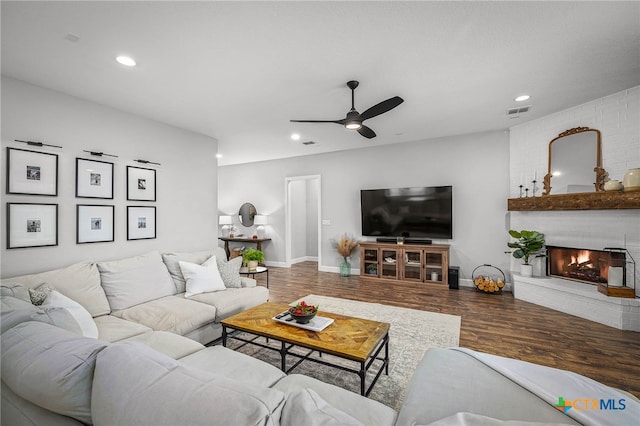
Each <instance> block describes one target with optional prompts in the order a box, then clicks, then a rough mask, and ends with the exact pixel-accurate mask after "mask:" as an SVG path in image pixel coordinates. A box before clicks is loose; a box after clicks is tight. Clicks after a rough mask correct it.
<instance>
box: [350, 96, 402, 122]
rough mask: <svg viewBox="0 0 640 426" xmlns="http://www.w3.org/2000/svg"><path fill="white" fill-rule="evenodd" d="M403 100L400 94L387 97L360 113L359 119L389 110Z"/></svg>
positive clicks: (366, 118)
mask: <svg viewBox="0 0 640 426" xmlns="http://www.w3.org/2000/svg"><path fill="white" fill-rule="evenodd" d="M403 102H404V99H402V98H401V97H400V96H394V97H393V98H389V99H387V100H386V101H382V102H380V103H379V104H376V105H374V106H372V107H371V108H369V109H368V110H366V111H365V112H363V113H362V114H360V120H363V121H364V120H368V119H370V118H373V117H375V116H377V115H380V114H384V113H385V112H387V111H391V110H392V109H394V108H395V107H397V106H398V105H400V104H401V103H403Z"/></svg>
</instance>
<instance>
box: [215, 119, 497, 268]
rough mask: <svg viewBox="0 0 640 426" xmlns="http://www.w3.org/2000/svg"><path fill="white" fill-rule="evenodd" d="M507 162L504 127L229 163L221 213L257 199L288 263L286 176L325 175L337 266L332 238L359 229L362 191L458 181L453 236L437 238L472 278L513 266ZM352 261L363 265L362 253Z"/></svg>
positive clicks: (329, 264) (326, 244)
mask: <svg viewBox="0 0 640 426" xmlns="http://www.w3.org/2000/svg"><path fill="white" fill-rule="evenodd" d="M508 161H509V152H508V134H507V133H505V132H502V131H500V132H486V133H478V134H471V135H461V136H454V137H448V138H440V139H432V140H425V141H419V142H413V143H405V144H395V145H385V146H378V147H371V148H366V149H359V150H352V151H341V152H338V153H328V154H320V155H312V156H304V157H297V158H289V159H282V160H273V161H265V162H258V163H251V164H244V165H233V166H223V167H220V168H219V169H218V182H219V189H218V195H219V199H218V205H219V208H220V212H221V214H222V213H228V212H234V211H237V209H238V207H239V206H240V205H241V204H242V202H244V201H246V200H250V201H251V202H252V203H253V204H254V205H255V206H256V207H257V209H258V211H259V212H261V213H264V214H268V215H269V226H268V228H269V233H270V235H269V236H270V237H271V238H272V239H273V241H271V242H270V243H268V244H266V245H265V246H264V248H265V252H266V255H267V258H268V259H269V260H271V261H272V262H284V260H285V246H284V241H285V240H284V232H285V217H284V196H285V192H284V187H285V185H284V182H285V178H286V177H292V176H307V175H321V178H322V186H321V203H322V218H321V219H324V220H330V221H331V225H325V226H322V229H321V233H322V237H321V244H322V253H321V258H322V262H323V264H322V265H321V268H322V269H324V270H333V271H336V272H337V271H338V265H339V264H340V261H341V257H340V255H339V254H338V253H337V252H336V251H335V250H334V249H333V248H332V246H331V243H330V240H331V239H336V238H338V237H339V236H340V235H342V234H343V233H345V232H346V233H351V234H353V235H355V236H359V235H360V233H361V228H360V226H361V225H360V190H361V189H367V188H368V189H371V188H385V187H406V186H439V185H453V191H454V238H453V240H450V241H449V240H444V241H434V242H441V243H450V244H451V259H452V261H451V263H452V264H454V265H459V266H460V267H461V271H460V273H461V277H462V278H469V277H470V276H471V272H472V271H473V269H474V268H475V267H476V266H478V265H481V264H484V263H489V264H493V265H496V266H498V267H500V268H501V269H504V268H507V267H508V266H509V256H508V255H505V253H504V252H505V248H506V242H507V240H508V236H507V233H506V230H505V213H506V203H507V201H506V200H507V197H508V187H507V185H508V181H509V178H508V167H507V164H508ZM352 264H353V267H354V268H356V267H358V265H359V259H358V256H354V258H353V259H352Z"/></svg>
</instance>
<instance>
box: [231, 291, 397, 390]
mask: <svg viewBox="0 0 640 426" xmlns="http://www.w3.org/2000/svg"><path fill="white" fill-rule="evenodd" d="M288 308H289V306H288V305H285V304H279V303H270V302H268V303H263V304H262V305H259V306H256V307H254V308H251V309H249V310H246V311H244V312H241V313H239V314H237V315H233V316H231V317H229V318H227V319H225V320H222V345H223V346H227V339H235V340H239V341H242V342H245V343H251V344H254V345H257V346H260V347H263V348H266V349H271V350H276V351H279V352H280V356H281V363H280V366H281V367H280V368H281V369H282V371H284V372H285V373H287V374H288V373H289V372H291V371H292V370H293V369H294V368H296V367H297V366H298V365H299V364H300V363H301V362H302V361H305V360H308V361H313V362H316V363H320V364H323V365H327V366H331V367H335V368H339V369H341V370H345V371H349V372H352V373H356V374H358V375H359V376H360V393H361V394H362V395H365V396H368V395H369V393H370V392H371V389H373V386H374V385H375V384H376V382H377V381H378V378H379V377H380V375H381V374H382V372H383V370H384V372H385V374H389V324H388V323H385V322H378V321H371V320H367V319H362V318H354V317H349V316H346V315H339V314H333V313H330V312H324V311H322V310H321V311H320V312H319V314H318V315H319V316H322V317H329V318H333V320H334V321H333V323H332V324H331V325H329V326H328V327H327V328H325V329H324V330H322V331H320V332H315V331H309V330H304V329H301V328H298V327H295V326H292V325H289V324H282V323H279V322H276V321H274V320H272V318H273V317H274V316H275V315H277V314H279V313H281V312H284V311H286V310H287V309H288ZM228 329H233V330H239V331H244V332H246V333H249V334H252V335H254V336H262V337H266V338H267V339H274V340H276V341H278V342H280V343H281V344H280V348H279V349H278V348H276V347H273V346H268V345H265V344H262V343H260V342H257V341H256V339H255V338H254V339H247V338H244V337H242V336H240V335H238V333H233V334H232V333H229V331H228ZM296 346H297V347H302V348H306V349H309V352H308V353H307V354H305V355H300V354H298V353H293V352H291V349H292V348H294V347H296ZM383 348H384V356H381V354H380V352H382V349H383ZM314 352H318V353H319V355H320V357H319V358H317V357H311V355H312V354H313V353H314ZM322 354H331V355H334V356H336V357H339V358H342V359H346V360H349V361H354V362H355V363H357V365H358V368H350V367H345V366H343V365H337V364H335V363H331V362H328V361H326V360H325V359H321V358H322ZM287 355H290V356H293V357H296V358H299V359H298V361H297V362H296V363H295V364H294V365H293V366H292V367H290V368H288V369H287V362H286V358H287ZM376 360H378V361H381V363H380V364H381V365H380V367H379V368H378V369H377V371H375V370H374V371H375V377H374V378H373V381H372V382H371V384H370V385H369V387H368V388H366V386H365V381H366V375H367V372H368V371H369V369H370V368H371V366H372V365H373V364H374V362H375V361H376Z"/></svg>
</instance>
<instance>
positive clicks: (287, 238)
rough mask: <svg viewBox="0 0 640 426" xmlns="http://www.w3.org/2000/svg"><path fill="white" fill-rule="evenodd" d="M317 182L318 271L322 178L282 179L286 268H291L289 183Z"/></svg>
mask: <svg viewBox="0 0 640 426" xmlns="http://www.w3.org/2000/svg"><path fill="white" fill-rule="evenodd" d="M301 180H304V181H317V183H318V200H317V201H318V203H317V205H318V223H317V230H318V270H319V269H320V265H322V226H321V225H322V214H321V213H322V178H321V176H320V175H307V176H290V177H286V178H284V181H285V186H284V206H285V209H284V210H285V244H284V246H285V250H284V251H285V255H284V256H285V259H284V261H285V264H286V265H287V267H288V268H290V267H291V246H292V241H291V229H292V227H293V226H292V225H293V224H292V217H293V216H292V214H291V183H292V182H297V181H301Z"/></svg>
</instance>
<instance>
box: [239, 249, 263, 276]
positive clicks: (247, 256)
mask: <svg viewBox="0 0 640 426" xmlns="http://www.w3.org/2000/svg"><path fill="white" fill-rule="evenodd" d="M242 259H243V261H244V263H246V265H247V267H248V268H249V270H250V271H255V270H256V268H257V267H258V263H261V262H264V253H263V252H262V251H260V250H256V249H252V248H250V249H247V250H245V251H244V252H242Z"/></svg>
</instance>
